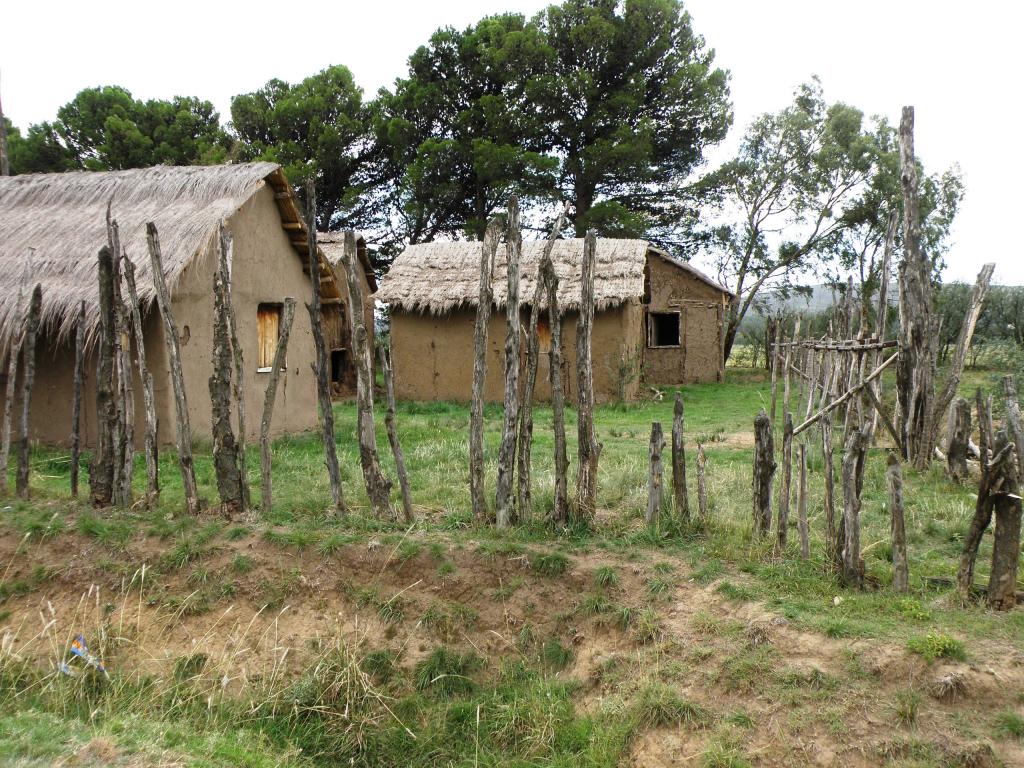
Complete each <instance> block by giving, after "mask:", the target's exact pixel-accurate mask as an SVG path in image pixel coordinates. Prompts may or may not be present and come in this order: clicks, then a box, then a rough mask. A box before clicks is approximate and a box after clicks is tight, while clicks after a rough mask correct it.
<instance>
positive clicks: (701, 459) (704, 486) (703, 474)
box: [697, 443, 708, 525]
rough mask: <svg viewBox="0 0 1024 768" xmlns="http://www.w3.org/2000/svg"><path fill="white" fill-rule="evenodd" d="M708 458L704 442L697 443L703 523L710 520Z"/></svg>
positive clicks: (698, 482)
mask: <svg viewBox="0 0 1024 768" xmlns="http://www.w3.org/2000/svg"><path fill="white" fill-rule="evenodd" d="M707 465H708V458H707V456H706V455H705V453H704V445H703V443H697V514H699V515H700V521H701V524H702V525H707V521H708V478H707Z"/></svg>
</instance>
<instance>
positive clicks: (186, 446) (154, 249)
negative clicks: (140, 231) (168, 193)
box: [146, 222, 202, 515]
mask: <svg viewBox="0 0 1024 768" xmlns="http://www.w3.org/2000/svg"><path fill="white" fill-rule="evenodd" d="M146 242H147V245H148V247H149V258H150V266H151V271H152V277H153V287H154V288H155V289H156V301H157V306H158V307H159V308H160V316H161V317H162V318H163V321H164V340H165V342H166V343H167V360H168V362H169V363H170V366H171V385H172V388H173V390H174V413H175V427H176V431H175V434H176V437H177V449H178V463H179V465H180V466H181V482H182V486H183V488H184V492H185V508H186V509H187V511H188V513H189V514H193V515H194V514H197V513H198V512H199V510H200V509H201V507H202V502H201V501H200V499H199V488H198V486H197V485H196V470H195V464H194V462H193V460H192V425H191V424H190V423H189V418H188V402H187V401H186V399H185V374H184V372H183V371H182V368H181V347H180V346H179V342H178V326H177V324H176V323H175V322H174V313H173V312H172V310H171V295H170V293H169V292H168V290H167V282H166V281H165V279H164V269H163V259H162V257H161V254H160V236H159V234H158V233H157V230H156V224H154V223H153V222H149V223H148V224H147V225H146Z"/></svg>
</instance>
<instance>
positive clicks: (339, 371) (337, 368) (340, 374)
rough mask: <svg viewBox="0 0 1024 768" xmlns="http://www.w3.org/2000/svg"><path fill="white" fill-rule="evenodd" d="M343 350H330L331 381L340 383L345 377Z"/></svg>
mask: <svg viewBox="0 0 1024 768" xmlns="http://www.w3.org/2000/svg"><path fill="white" fill-rule="evenodd" d="M346 365H347V363H346V362H345V350H344V349H334V350H331V383H332V384H341V383H342V382H343V381H344V379H345V368H346Z"/></svg>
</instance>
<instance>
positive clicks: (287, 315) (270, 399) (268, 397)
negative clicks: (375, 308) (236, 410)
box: [260, 297, 295, 516]
mask: <svg viewBox="0 0 1024 768" xmlns="http://www.w3.org/2000/svg"><path fill="white" fill-rule="evenodd" d="M294 320H295V299H293V298H291V297H288V298H286V299H285V300H284V308H283V309H282V311H281V327H280V329H279V330H278V335H277V348H276V349H275V350H274V362H273V364H272V365H271V368H270V380H269V381H268V382H267V389H266V392H265V393H264V395H263V418H261V419H260V508H261V510H262V511H263V515H264V516H266V515H268V514H270V510H271V507H272V506H273V495H274V490H273V474H272V472H271V468H272V461H273V457H272V454H271V450H270V422H271V420H272V419H273V418H274V402H275V400H276V399H277V383H278V381H280V379H281V371H282V370H284V367H285V361H286V360H287V357H286V355H287V354H288V338H289V337H290V336H291V333H292V323H293V322H294Z"/></svg>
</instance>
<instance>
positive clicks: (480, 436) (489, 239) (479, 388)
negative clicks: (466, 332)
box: [469, 219, 500, 522]
mask: <svg viewBox="0 0 1024 768" xmlns="http://www.w3.org/2000/svg"><path fill="white" fill-rule="evenodd" d="M499 229H500V225H499V223H498V221H497V220H495V219H492V220H491V221H490V222H488V224H487V229H486V230H485V231H484V239H483V242H482V243H481V245H480V290H479V292H478V294H477V305H476V321H475V323H474V325H473V391H472V394H471V396H470V401H469V495H470V500H471V502H472V505H473V517H474V518H476V520H477V521H478V522H483V521H485V520H486V519H487V495H486V493H485V482H486V472H485V464H484V386H485V384H486V383H487V326H488V325H489V323H490V321H491V304H492V303H493V302H494V294H493V289H492V286H491V281H492V280H493V278H494V259H495V255H496V254H497V252H498V236H499Z"/></svg>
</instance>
